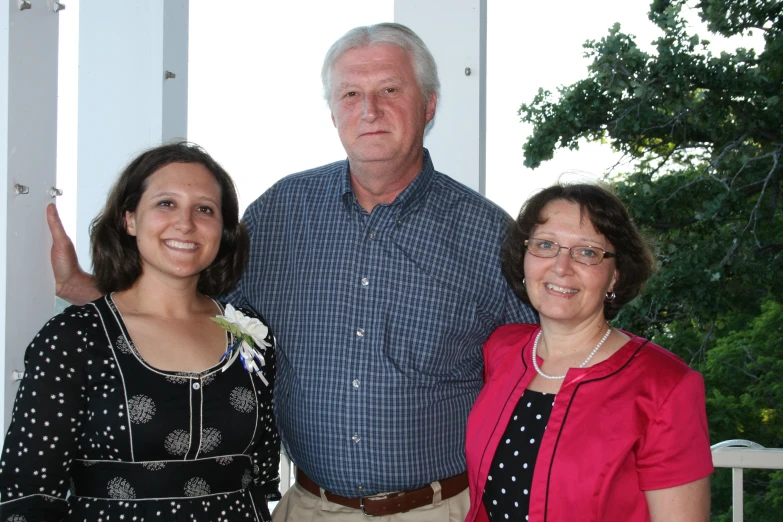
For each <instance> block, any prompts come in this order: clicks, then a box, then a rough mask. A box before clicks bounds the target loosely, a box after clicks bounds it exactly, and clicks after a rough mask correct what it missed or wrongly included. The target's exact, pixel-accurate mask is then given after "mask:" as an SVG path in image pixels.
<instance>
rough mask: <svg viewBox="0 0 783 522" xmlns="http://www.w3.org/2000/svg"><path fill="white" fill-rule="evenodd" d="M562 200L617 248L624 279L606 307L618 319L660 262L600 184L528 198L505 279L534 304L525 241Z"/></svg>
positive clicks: (560, 187) (514, 230)
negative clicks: (578, 210) (550, 208)
mask: <svg viewBox="0 0 783 522" xmlns="http://www.w3.org/2000/svg"><path fill="white" fill-rule="evenodd" d="M557 200H564V201H570V202H571V203H576V204H577V205H579V207H580V208H581V209H582V213H583V214H586V215H587V216H588V217H589V218H590V222H591V223H592V224H593V227H595V229H596V230H597V231H598V232H600V233H601V234H603V235H604V237H606V239H607V240H608V241H609V242H610V243H611V244H612V245H614V248H615V250H616V254H617V257H616V259H615V260H616V262H617V271H618V272H619V277H618V278H617V282H616V283H615V285H614V293H615V294H616V295H617V297H616V298H615V299H614V300H612V301H605V302H604V317H605V318H606V319H607V320H610V319H613V318H614V317H615V316H616V315H617V313H618V312H619V311H620V309H621V308H622V307H623V306H624V305H625V303H627V302H629V301H631V300H632V299H633V298H634V297H636V296H637V295H639V292H641V291H642V290H643V289H644V286H645V285H646V284H647V280H648V279H649V278H650V276H651V275H652V274H653V272H654V271H655V269H656V264H655V257H654V256H653V253H652V250H651V249H650V246H649V245H648V243H647V241H646V240H645V239H644V237H642V235H641V234H640V233H639V230H637V228H636V226H635V225H634V223H633V221H632V220H631V216H630V215H629V214H628V210H627V209H626V208H625V206H624V205H623V203H622V202H621V201H620V199H619V198H618V197H617V196H615V195H614V194H613V193H612V192H611V191H610V190H609V189H607V188H604V187H603V186H600V185H594V184H588V183H579V184H557V185H553V186H551V187H548V188H545V189H543V190H542V191H540V192H538V193H537V194H535V195H533V196H532V197H531V198H530V199H528V200H527V201H526V202H525V204H524V205H523V206H522V210H520V211H519V217H518V218H517V219H516V221H514V222H513V223H512V225H511V227H510V229H509V233H508V235H507V236H506V241H505V244H504V245H503V251H502V264H503V274H504V275H505V276H506V279H507V280H508V282H509V284H510V285H511V288H513V290H514V292H515V293H516V294H517V296H519V298H520V299H521V300H522V301H523V302H525V303H528V304H530V298H529V297H528V295H527V290H526V289H525V285H524V284H522V280H523V279H524V278H525V266H524V258H525V252H526V249H525V240H527V239H529V238H530V231H531V230H533V228H534V227H536V226H537V225H541V224H543V223H544V221H543V219H542V215H543V211H544V207H546V206H547V205H548V204H549V203H551V202H553V201H557Z"/></svg>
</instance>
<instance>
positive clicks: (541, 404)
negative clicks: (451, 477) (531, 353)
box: [483, 390, 555, 522]
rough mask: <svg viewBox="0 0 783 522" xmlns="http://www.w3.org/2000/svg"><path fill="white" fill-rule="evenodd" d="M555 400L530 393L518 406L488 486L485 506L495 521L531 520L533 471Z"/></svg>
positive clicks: (484, 499)
mask: <svg viewBox="0 0 783 522" xmlns="http://www.w3.org/2000/svg"><path fill="white" fill-rule="evenodd" d="M554 398H555V396H554V395H552V394H547V393H542V392H537V391H532V390H526V391H525V393H524V394H523V395H522V397H521V398H520V400H519V402H518V403H517V406H516V408H515V409H514V413H513V415H512V416H511V420H510V421H509V423H508V426H507V427H506V431H505V433H503V438H502V439H500V444H498V448H497V451H495V458H494V459H493V460H492V466H491V467H490V471H489V476H488V477H487V484H486V486H485V487H484V497H483V501H484V507H485V508H486V510H487V514H488V515H489V519H490V520H491V521H492V522H497V521H502V520H527V519H528V518H527V515H528V511H529V507H530V490H531V485H532V484H533V469H534V468H535V464H536V457H537V456H538V448H539V447H540V446H541V439H542V437H543V436H544V430H545V429H546V424H547V422H548V421H549V415H550V414H551V413H552V405H553V404H554Z"/></svg>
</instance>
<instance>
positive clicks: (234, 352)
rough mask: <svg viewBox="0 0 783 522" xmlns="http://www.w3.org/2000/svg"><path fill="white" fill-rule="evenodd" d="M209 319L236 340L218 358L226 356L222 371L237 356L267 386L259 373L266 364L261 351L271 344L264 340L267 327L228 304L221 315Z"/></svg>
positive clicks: (267, 330) (267, 332) (262, 375)
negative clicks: (226, 359) (226, 361)
mask: <svg viewBox="0 0 783 522" xmlns="http://www.w3.org/2000/svg"><path fill="white" fill-rule="evenodd" d="M210 319H212V320H213V321H215V322H216V323H217V324H219V325H220V326H221V327H223V328H225V329H226V331H228V332H229V333H231V334H232V335H233V336H234V339H236V340H237V341H236V342H235V343H234V344H233V345H232V346H231V347H229V349H228V350H226V353H224V354H223V357H221V358H220V360H221V361H222V360H223V359H225V358H226V357H228V363H227V364H226V365H225V366H224V367H223V371H226V370H227V369H228V367H229V366H231V364H232V363H233V362H234V360H236V358H237V357H239V359H240V360H241V361H242V366H244V367H245V370H247V371H248V372H250V373H255V374H256V375H258V377H259V378H260V379H261V380H262V381H263V382H264V384H266V385H267V386H269V382H268V381H267V380H266V378H265V377H264V374H262V373H261V368H262V367H263V366H264V365H265V364H266V361H264V353H263V352H265V351H266V349H267V348H269V347H270V346H272V345H271V344H270V343H268V342H267V341H266V336H267V335H268V334H269V328H267V326H266V325H265V324H264V323H262V322H261V321H259V320H258V319H256V318H254V317H248V316H246V315H245V314H243V313H242V312H240V311H239V310H236V309H235V308H234V307H233V306H231V305H230V304H227V305H226V310H225V312H223V315H219V316H217V317H210Z"/></svg>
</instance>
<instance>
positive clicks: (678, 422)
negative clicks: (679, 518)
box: [466, 324, 713, 522]
mask: <svg viewBox="0 0 783 522" xmlns="http://www.w3.org/2000/svg"><path fill="white" fill-rule="evenodd" d="M538 330H539V327H538V326H536V325H522V324H509V325H506V326H502V327H500V328H498V329H497V330H495V332H494V333H493V334H492V336H490V338H489V340H488V341H487V342H486V344H485V345H484V363H485V375H484V377H485V384H484V389H483V390H482V391H481V393H480V395H479V397H478V399H477V400H476V403H475V404H474V406H473V410H472V411H471V413H470V417H469V419H468V428H467V444H466V450H467V462H468V479H469V481H470V495H471V501H470V502H471V505H470V512H469V514H468V517H467V519H466V520H467V521H469V522H473V521H487V520H488V518H487V514H486V511H485V509H484V504H483V501H482V492H483V490H484V485H485V483H486V480H487V474H488V473H489V469H490V465H491V464H492V459H493V457H494V454H495V450H496V448H497V446H498V443H499V441H500V439H501V437H502V435H503V432H504V431H505V429H506V426H507V425H508V422H509V418H510V417H511V414H512V412H513V410H514V407H515V406H516V404H517V402H518V401H519V399H520V397H522V395H523V394H524V391H525V389H526V388H527V386H528V384H529V383H530V381H531V380H532V379H533V376H534V375H535V369H534V368H533V365H532V361H531V355H532V348H533V340H534V338H535V335H536V334H537V333H538ZM626 333H627V332H626ZM628 335H629V336H630V337H631V340H630V341H629V342H628V343H626V344H625V345H624V346H623V347H622V348H621V349H620V350H619V351H618V352H617V353H615V354H614V355H612V356H611V357H610V358H609V359H607V360H605V361H602V362H600V363H598V364H596V365H594V366H591V367H589V368H584V369H571V370H569V371H568V374H567V375H566V378H565V380H564V382H563V386H562V388H561V389H560V392H559V393H558V394H557V396H556V398H555V403H554V406H553V409H552V414H551V416H550V418H549V423H548V424H547V429H546V432H545V434H544V438H543V439H542V441H541V448H540V450H539V454H538V459H537V460H536V467H535V470H534V472H533V487H532V489H531V491H530V495H531V496H530V514H529V522H566V521H567V522H572V521H574V520H579V521H580V522H591V521H592V522H614V521H617V522H649V520H650V515H649V510H648V507H647V502H646V499H645V495H644V491H646V490H654V489H663V488H669V487H673V486H679V485H682V484H687V483H688V482H693V481H694V480H698V479H700V478H703V477H706V476H707V475H709V474H711V473H712V471H713V467H712V456H711V454H710V443H709V433H708V430H707V416H706V412H705V397H704V383H703V380H702V378H701V375H700V374H699V373H697V372H695V371H693V370H692V369H690V368H689V367H688V366H687V365H686V364H685V363H684V362H683V361H682V360H681V359H679V358H678V357H677V356H675V355H673V354H672V353H670V352H668V351H667V350H664V349H663V348H661V347H660V346H657V345H655V344H653V343H650V342H648V341H646V340H645V339H642V338H641V337H636V336H633V335H631V334H628ZM538 362H539V364H541V363H542V362H543V361H542V360H541V358H539V359H538Z"/></svg>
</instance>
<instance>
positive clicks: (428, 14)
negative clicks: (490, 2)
mask: <svg viewBox="0 0 783 522" xmlns="http://www.w3.org/2000/svg"><path fill="white" fill-rule="evenodd" d="M394 21H395V22H399V23H401V24H405V25H407V26H408V27H410V28H411V29H413V30H414V31H416V33H417V34H418V35H419V36H421V38H422V39H423V40H424V42H425V43H426V44H427V47H429V49H430V51H432V54H433V55H434V56H435V61H436V62H437V64H438V73H439V74H440V81H441V97H440V99H439V100H438V108H437V111H436V115H435V124H434V125H433V126H432V128H431V130H430V132H429V133H428V134H427V135H426V136H425V139H424V143H425V146H426V147H427V148H428V149H429V150H430V152H431V153H432V158H433V161H434V163H435V168H436V169H437V170H439V171H440V172H443V173H445V174H448V175H449V176H451V177H452V178H454V179H456V180H457V181H460V182H461V183H463V184H465V185H467V186H468V187H470V188H472V189H474V190H476V191H478V192H481V193H482V194H483V193H484V191H485V170H486V115H485V108H486V90H487V71H486V63H487V0H395V2H394ZM468 69H469V71H468Z"/></svg>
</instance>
